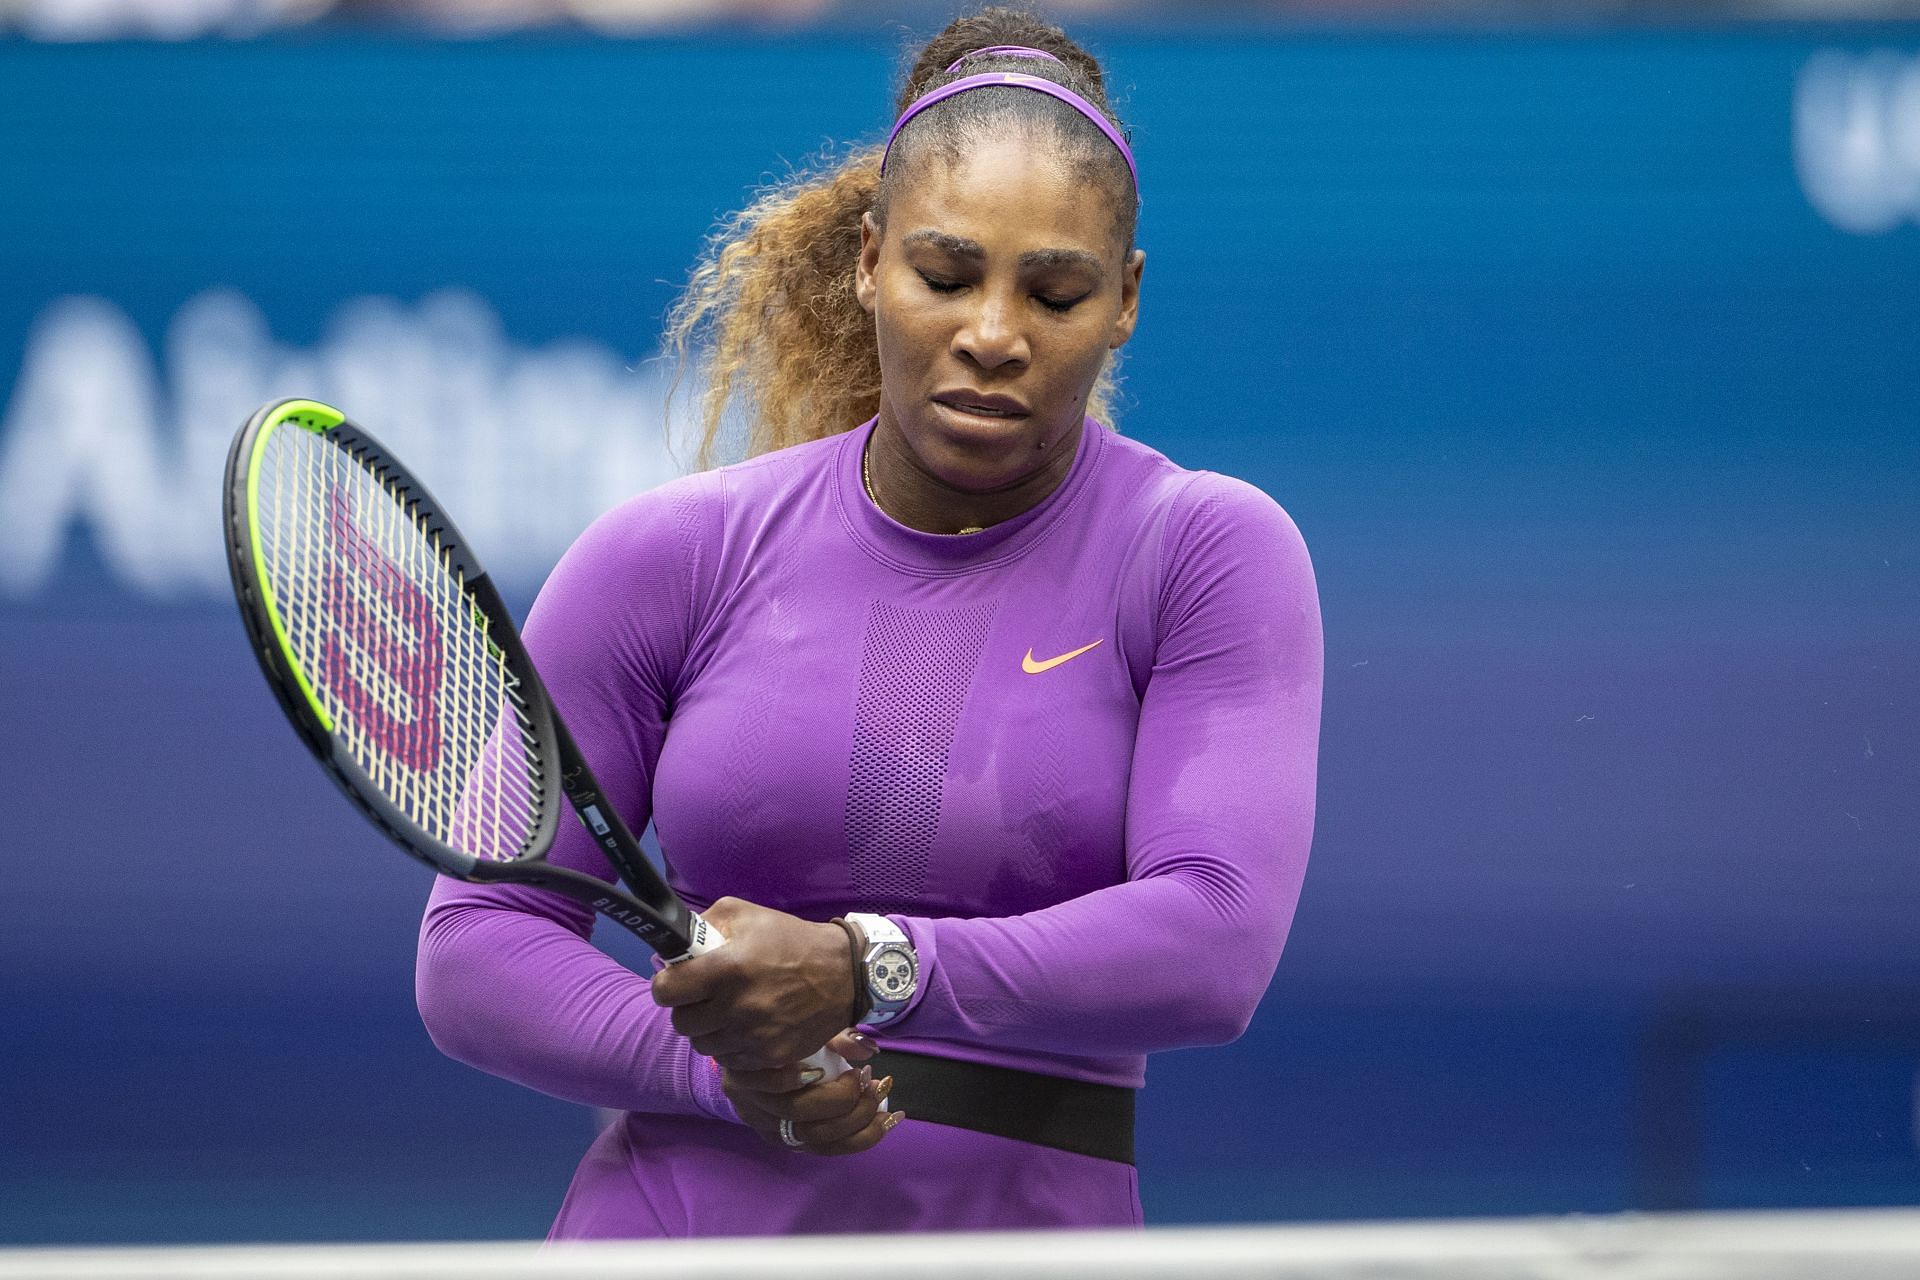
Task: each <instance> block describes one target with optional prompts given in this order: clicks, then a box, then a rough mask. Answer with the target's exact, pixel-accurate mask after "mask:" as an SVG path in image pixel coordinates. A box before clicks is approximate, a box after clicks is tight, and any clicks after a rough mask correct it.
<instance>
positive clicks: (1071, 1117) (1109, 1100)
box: [870, 1049, 1134, 1164]
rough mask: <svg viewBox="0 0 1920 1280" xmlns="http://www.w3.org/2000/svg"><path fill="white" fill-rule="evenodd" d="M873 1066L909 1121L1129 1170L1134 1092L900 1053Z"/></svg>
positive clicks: (883, 1055) (886, 1053) (884, 1054)
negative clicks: (1071, 1154) (995, 1137)
mask: <svg viewBox="0 0 1920 1280" xmlns="http://www.w3.org/2000/svg"><path fill="white" fill-rule="evenodd" d="M870 1065H871V1066H872V1067H873V1074H874V1077H875V1078H876V1079H879V1078H881V1077H884V1076H892V1077H893V1093H892V1095H891V1096H890V1098H889V1100H888V1105H889V1106H892V1107H895V1108H897V1109H899V1110H901V1111H904V1112H906V1113H907V1117H908V1118H909V1119H910V1120H927V1121H931V1122H932V1123H934V1124H947V1125H953V1126H955V1127H956V1128H960V1129H972V1130H974V1131H976V1132H978V1133H991V1134H996V1135H998V1136H999V1137H1002V1138H1017V1139H1019V1140H1020V1141H1021V1142H1034V1143H1038V1144H1039V1145H1041V1146H1043V1147H1053V1148H1055V1149H1057V1150H1060V1151H1072V1152H1074V1153H1076V1154H1078V1155H1083V1156H1097V1157H1098V1158H1100V1159H1102V1160H1118V1161H1120V1162H1121V1163H1123V1164H1132V1163H1133V1097H1134V1090H1132V1089H1124V1088H1121V1087H1120V1086H1119V1085H1111V1084H1088V1083H1087V1082H1086V1081H1084V1080H1064V1079H1062V1078H1060V1077H1059V1076H1043V1075H1040V1074H1039V1073H1037V1072H1033V1071H1016V1070H1014V1069H1013V1068H1011V1067H988V1066H982V1065H981V1064H979V1063H977V1062H956V1061H955V1060H954V1059H952V1058H936V1057H932V1056H930V1055H928V1054H924V1053H907V1052H905V1051H904V1050H900V1049H882V1050H881V1051H880V1053H879V1055H878V1056H876V1057H875V1058H874V1059H873V1061H872V1063H871V1064H870Z"/></svg>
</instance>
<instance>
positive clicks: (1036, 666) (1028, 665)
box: [1020, 640, 1100, 676]
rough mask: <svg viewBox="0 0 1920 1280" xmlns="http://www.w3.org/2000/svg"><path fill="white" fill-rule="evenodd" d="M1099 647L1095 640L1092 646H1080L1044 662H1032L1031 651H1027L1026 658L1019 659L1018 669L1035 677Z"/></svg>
mask: <svg viewBox="0 0 1920 1280" xmlns="http://www.w3.org/2000/svg"><path fill="white" fill-rule="evenodd" d="M1099 645H1100V641H1098V640H1095V641H1094V642H1093V643H1092V644H1083V645H1081V646H1080V647H1079V648H1078V649H1075V650H1074V651H1073V652H1072V653H1063V654H1061V655H1060V656H1059V657H1057V658H1048V659H1047V660H1046V661H1045V662H1035V661H1034V660H1033V650H1031V649H1029V650H1027V656H1026V657H1024V658H1022V659H1020V669H1021V670H1022V671H1024V672H1026V673H1027V674H1028V675H1030V676H1037V675H1039V674H1040V673H1041V672H1042V671H1051V670H1053V669H1054V668H1055V667H1057V666H1059V665H1060V664H1061V663H1063V662H1071V661H1073V660H1074V659H1075V658H1077V657H1079V656H1080V655H1081V654H1083V653H1085V652H1086V651H1087V650H1089V649H1095V648H1098V647H1099Z"/></svg>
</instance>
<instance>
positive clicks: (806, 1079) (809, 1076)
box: [800, 1067, 827, 1084]
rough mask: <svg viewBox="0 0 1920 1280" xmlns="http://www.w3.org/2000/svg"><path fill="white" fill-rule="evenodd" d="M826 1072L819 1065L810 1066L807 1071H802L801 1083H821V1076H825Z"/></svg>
mask: <svg viewBox="0 0 1920 1280" xmlns="http://www.w3.org/2000/svg"><path fill="white" fill-rule="evenodd" d="M826 1074H827V1073H826V1072H824V1071H822V1070H821V1069H820V1068H819V1067H808V1068H807V1069H806V1070H805V1071H802V1072H801V1073H800V1083H801V1084H819V1083H820V1080H821V1077H823V1076H825V1075H826Z"/></svg>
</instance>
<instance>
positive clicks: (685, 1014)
mask: <svg viewBox="0 0 1920 1280" xmlns="http://www.w3.org/2000/svg"><path fill="white" fill-rule="evenodd" d="M671 1021H672V1022H673V1029H674V1030H675V1031H678V1032H679V1033H680V1034H681V1035H683V1036H685V1037H686V1038H687V1039H689V1040H691V1039H693V1038H694V1037H695V1036H710V1035H713V1034H714V1033H715V1032H718V1031H720V1030H722V1029H724V1028H725V1027H726V1025H727V1017H726V1014H725V1013H723V1012H722V1011H721V1010H719V1009H718V1008H716V1007H714V1004H713V1002H712V1001H706V1000H703V1001H701V1002H700V1003H699V1004H690V1005H685V1006H682V1007H681V1008H678V1009H675V1010H674V1011H673V1013H672V1015H671Z"/></svg>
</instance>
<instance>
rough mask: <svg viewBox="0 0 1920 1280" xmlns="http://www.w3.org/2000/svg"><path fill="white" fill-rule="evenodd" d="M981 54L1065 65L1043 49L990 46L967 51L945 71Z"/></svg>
mask: <svg viewBox="0 0 1920 1280" xmlns="http://www.w3.org/2000/svg"><path fill="white" fill-rule="evenodd" d="M983 53H991V54H994V55H995V56H997V57H1001V58H1045V59H1046V60H1047V61H1048V62H1059V63H1060V65H1061V66H1063V67H1064V66H1066V65H1067V64H1066V63H1064V62H1060V59H1058V58H1056V57H1054V56H1053V55H1052V54H1050V53H1048V52H1047V51H1046V50H1045V49H1029V48H1028V47H1027V46H1026V45H1024V44H990V45H988V46H986V47H985V48H984V49H969V50H967V51H966V52H965V53H963V54H961V55H960V56H959V57H957V58H955V59H954V60H953V65H952V66H949V67H948V68H947V70H949V71H952V70H954V69H955V68H957V67H958V66H959V65H960V64H961V63H963V62H965V61H966V60H967V59H968V58H977V57H979V56H980V55H981V54H983Z"/></svg>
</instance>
